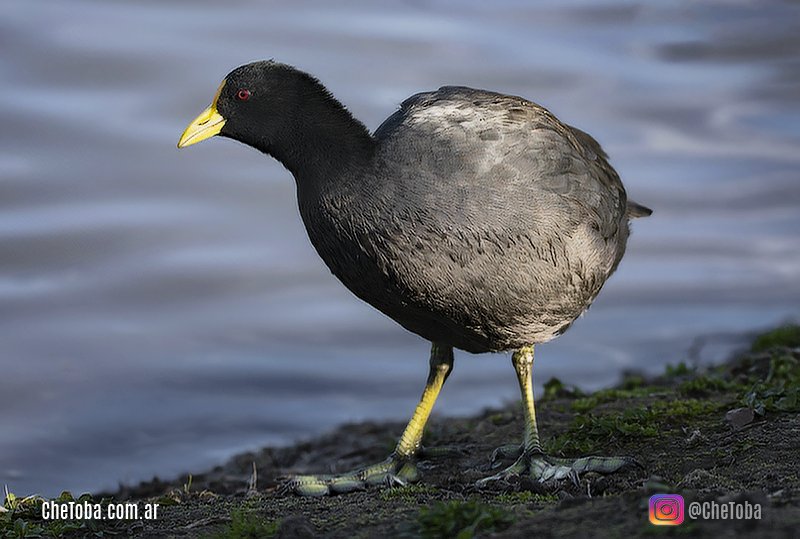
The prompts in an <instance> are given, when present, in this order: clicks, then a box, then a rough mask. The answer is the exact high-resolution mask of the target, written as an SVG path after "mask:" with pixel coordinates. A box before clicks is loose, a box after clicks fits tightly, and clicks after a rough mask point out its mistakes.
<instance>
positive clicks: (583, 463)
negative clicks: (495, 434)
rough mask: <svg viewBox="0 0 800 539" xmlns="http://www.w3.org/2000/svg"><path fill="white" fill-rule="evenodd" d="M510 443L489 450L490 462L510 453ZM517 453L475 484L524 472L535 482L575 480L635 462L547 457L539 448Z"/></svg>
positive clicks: (616, 469)
mask: <svg viewBox="0 0 800 539" xmlns="http://www.w3.org/2000/svg"><path fill="white" fill-rule="evenodd" d="M513 452H514V449H513V448H512V446H503V447H502V448H498V449H497V450H495V452H494V453H492V461H493V464H494V462H496V461H497V459H499V458H502V456H505V455H509V454H513ZM516 453H517V454H520V453H521V454H520V456H519V458H517V460H516V461H515V462H514V464H512V465H511V466H509V467H507V468H506V469H504V470H501V471H500V472H498V473H496V474H494V475H492V476H489V477H486V478H484V479H481V480H479V481H478V482H477V484H476V485H477V486H478V487H485V486H486V485H488V484H489V483H492V482H494V481H502V480H508V479H510V478H513V477H520V476H522V475H527V476H528V477H530V478H531V479H533V480H535V481H539V482H541V483H546V482H548V481H560V480H563V479H570V480H572V481H573V482H575V483H577V482H578V476H579V475H580V474H582V473H585V472H597V473H602V474H609V473H614V472H616V471H618V470H620V469H622V468H624V467H626V466H629V465H637V463H636V461H635V460H633V459H631V458H628V457H596V456H591V457H581V458H577V459H567V458H558V457H550V456H548V455H545V454H544V453H543V452H541V451H539V450H533V451H527V452H525V451H522V450H521V449H520V448H517V450H516Z"/></svg>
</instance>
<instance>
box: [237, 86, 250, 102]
mask: <svg viewBox="0 0 800 539" xmlns="http://www.w3.org/2000/svg"><path fill="white" fill-rule="evenodd" d="M236 99H238V100H239V101H247V100H248V99H250V90H247V89H246V88H240V89H239V91H238V92H236Z"/></svg>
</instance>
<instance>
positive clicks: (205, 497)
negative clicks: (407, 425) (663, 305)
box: [0, 327, 800, 538]
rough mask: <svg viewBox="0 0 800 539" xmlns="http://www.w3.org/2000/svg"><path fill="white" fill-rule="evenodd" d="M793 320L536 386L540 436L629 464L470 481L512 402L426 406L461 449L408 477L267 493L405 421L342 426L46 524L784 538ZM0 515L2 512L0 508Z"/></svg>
mask: <svg viewBox="0 0 800 539" xmlns="http://www.w3.org/2000/svg"><path fill="white" fill-rule="evenodd" d="M779 331H783V329H782V330H779ZM792 331H793V332H794V333H793V332H792ZM792 331H789V332H788V333H785V334H779V335H777V337H776V336H775V335H774V334H770V335H767V336H764V337H762V338H761V339H760V340H757V341H756V342H755V343H754V346H753V350H751V351H748V352H746V353H745V352H743V353H741V354H739V355H738V356H737V357H736V358H734V359H732V360H730V361H728V362H726V363H724V364H721V365H719V366H717V367H715V368H711V369H706V370H703V371H697V370H693V369H689V368H687V367H685V366H684V365H683V364H681V365H678V366H675V367H671V368H668V369H667V372H666V373H665V374H664V375H662V376H660V377H658V378H654V379H644V378H642V377H641V376H636V375H628V376H627V377H626V378H625V379H624V380H623V381H622V382H621V384H620V385H619V386H618V387H616V388H614V389H610V390H602V391H599V392H596V393H594V394H590V395H585V394H582V393H581V392H580V391H579V390H577V389H575V388H571V387H567V386H564V385H563V384H561V383H559V382H557V381H551V382H549V383H548V384H547V386H546V391H545V394H544V395H540V396H538V400H537V412H538V415H539V424H540V431H541V435H542V439H543V441H544V444H545V450H546V451H548V453H550V454H552V455H559V456H582V455H589V454H599V455H615V456H619V455H627V456H631V457H634V458H635V459H636V460H637V461H638V462H639V463H640V465H641V467H630V468H628V469H624V470H622V471H620V472H618V473H616V474H613V475H608V476H600V475H597V474H586V475H584V476H583V477H581V479H580V481H579V482H578V483H573V482H570V481H562V482H560V483H555V484H541V483H538V482H534V481H531V480H529V479H525V478H523V479H520V480H514V481H512V482H509V483H502V484H497V485H494V486H493V487H492V488H486V489H478V488H476V487H475V481H476V480H477V479H480V478H482V477H485V476H487V475H490V474H491V473H493V472H494V470H492V469H491V468H490V464H489V455H490V454H491V452H492V450H493V449H494V448H495V447H497V446H500V445H503V444H507V443H511V442H519V441H520V439H521V433H522V412H521V408H520V406H519V405H513V406H508V407H506V408H502V409H494V410H487V411H485V412H484V413H482V414H480V415H478V416H476V417H470V418H458V419H451V418H443V417H434V418H433V419H432V421H431V423H430V425H429V428H428V431H427V433H426V436H425V439H424V444H425V445H426V446H427V447H435V446H449V447H454V448H458V449H459V451H460V452H459V453H458V454H456V455H450V456H448V457H444V458H436V459H431V460H428V461H423V462H421V463H420V466H419V467H420V470H421V471H422V478H421V480H420V482H419V483H417V484H415V485H412V486H408V487H393V488H378V487H371V488H369V489H367V490H364V491H359V492H354V493H350V494H344V495H335V496H328V497H323V498H301V497H298V496H294V495H292V494H285V493H282V492H281V489H280V486H281V483H280V482H279V481H278V478H279V477H281V476H283V475H285V474H287V473H293V472H294V473H296V472H301V473H309V472H311V473H314V472H319V473H327V472H331V471H334V472H336V471H346V470H348V469H351V468H355V467H358V466H362V465H364V464H369V463H374V462H377V461H379V460H382V459H384V458H385V457H386V456H387V455H388V453H389V452H391V450H392V448H393V446H394V443H395V441H396V439H397V437H398V435H399V434H400V432H401V431H402V429H403V426H404V425H402V424H400V423H387V424H383V423H381V424H378V423H362V424H355V425H346V426H343V427H341V428H339V429H337V430H335V431H334V432H332V433H330V434H328V435H326V436H323V437H320V438H316V439H313V440H310V441H307V442H305V443H301V444H297V445H295V446H293V447H288V448H265V449H263V450H262V451H260V452H258V453H248V454H243V455H239V456H237V457H236V458H234V459H232V460H231V461H230V462H228V463H226V464H225V465H224V466H220V467H217V468H215V469H214V470H211V471H208V472H206V473H199V474H196V475H193V476H192V478H191V482H189V480H188V478H186V477H184V478H179V479H177V480H175V481H172V482H162V481H158V480H154V481H152V482H148V483H143V484H141V485H138V486H135V487H130V488H124V489H121V490H120V491H119V492H116V493H113V494H111V495H108V494H107V495H106V496H105V497H106V500H108V499H109V498H113V500H115V501H122V500H134V501H138V502H140V503H143V502H158V503H160V504H161V507H160V509H159V515H158V519H156V520H138V521H124V522H116V523H114V524H107V523H104V522H102V521H90V522H80V523H75V526H72V527H69V526H68V527H66V528H65V529H62V530H60V532H61V533H63V534H65V535H73V536H84V535H92V536H95V535H97V534H101V535H105V536H114V535H119V536H131V537H204V536H208V537H270V536H276V537H337V538H338V537H396V536H398V537H464V538H467V537H473V536H476V537H481V536H492V537H533V536H536V537H540V538H547V537H638V536H642V535H645V536H646V535H684V536H691V537H734V536H736V537H739V536H751V537H797V536H798V533H800V532H798V530H800V478H798V455H800V451H799V449H800V417H798V411H800V348H797V345H798V344H800V343H796V342H795V340H793V339H797V337H798V335H800V332H798V331H797V328H796V327H795V329H794V330H792ZM773 333H775V332H773ZM787 335H788V338H787ZM534 374H535V373H534ZM508 463H510V462H508ZM254 467H255V469H256V470H257V476H256V478H255V489H253V488H252V487H253V482H254V481H253V479H254V478H253V469H254ZM656 493H672V494H681V495H682V496H683V497H684V499H685V502H686V504H687V507H688V504H690V503H691V502H695V501H697V502H715V503H716V504H718V505H721V504H727V503H728V502H738V503H743V504H750V506H751V507H755V506H756V504H758V505H760V507H761V514H760V516H761V518H760V519H752V520H704V519H702V518H699V519H693V518H690V517H689V516H686V519H685V521H684V523H683V524H681V525H679V526H654V525H652V524H651V523H650V522H649V519H648V498H649V497H650V496H651V495H652V494H656ZM102 497H103V496H102V495H97V496H95V497H94V500H96V501H98V500H100V499H101V498H102ZM6 506H7V507H8V501H7V502H6ZM17 513H19V515H21V516H22V517H25V515H26V513H25V508H24V507H22V506H20V507H18V508H17ZM33 514H34V511H33V510H31V511H29V516H30V515H33ZM0 516H3V517H4V518H8V519H9V521H8V522H9V523H10V522H11V517H10V516H9V512H8V511H6V513H5V515H2V514H0ZM30 518H31V520H30V522H28V525H29V526H32V527H34V528H35V527H37V526H38V527H39V528H38V529H39V530H40V533H41V535H44V536H47V535H48V534H50V535H52V534H53V530H52V529H50V528H48V526H47V525H44V524H43V523H41V522H37V521H36V520H35V517H34V516H31V517H30ZM17 520H19V518H18V519H17ZM17 525H19V523H17ZM9 526H10V524H9ZM11 529H12V528H11V527H8V530H11ZM29 529H30V528H29ZM2 531H4V529H3V528H2V527H0V532H2ZM1 536H3V534H2V533H0V537H1ZM7 536H14V537H16V536H25V535H7ZM29 536H33V535H29Z"/></svg>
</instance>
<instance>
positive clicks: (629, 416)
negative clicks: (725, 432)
mask: <svg viewBox="0 0 800 539" xmlns="http://www.w3.org/2000/svg"><path fill="white" fill-rule="evenodd" d="M721 410H722V406H721V405H720V404H719V403H716V402H708V401H703V400H697V399H674V400H664V401H656V402H655V403H653V404H652V405H651V406H639V407H632V408H628V409H626V410H622V411H615V412H609V413H604V414H593V413H586V414H583V415H579V416H576V417H575V418H574V419H573V420H572V422H571V423H570V425H569V427H568V429H567V432H565V433H563V434H561V435H559V436H554V437H552V438H550V439H548V440H547V441H546V442H545V452H546V453H550V454H582V455H585V454H587V453H593V452H596V451H602V450H603V449H605V448H607V447H608V446H609V444H612V443H618V444H621V443H624V442H626V441H631V440H636V439H642V438H653V437H655V436H658V435H659V433H660V432H661V431H662V430H664V429H668V428H671V427H672V426H674V425H675V424H681V423H683V422H684V421H685V420H686V419H687V418H693V417H699V416H704V415H708V414H713V413H720V412H721Z"/></svg>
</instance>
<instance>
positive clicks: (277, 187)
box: [0, 0, 800, 495]
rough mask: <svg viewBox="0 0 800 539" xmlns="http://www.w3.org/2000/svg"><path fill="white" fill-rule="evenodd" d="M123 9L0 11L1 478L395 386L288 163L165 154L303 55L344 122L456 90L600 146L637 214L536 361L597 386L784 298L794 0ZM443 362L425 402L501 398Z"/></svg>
mask: <svg viewBox="0 0 800 539" xmlns="http://www.w3.org/2000/svg"><path fill="white" fill-rule="evenodd" d="M137 4H138V5H134V4H133V3H128V4H123V3H118V2H101V1H89V0H75V1H72V2H60V1H56V0H42V1H39V2H29V1H26V0H5V2H4V3H3V6H2V7H0V51H2V54H0V125H1V127H0V410H2V411H3V412H2V414H0V483H7V484H8V485H9V487H10V488H11V489H12V490H14V491H18V492H20V493H30V492H34V491H35V492H39V493H42V494H51V495H52V494H56V493H58V492H59V491H61V490H62V489H70V490H75V491H81V490H96V489H101V488H112V487H114V485H115V484H116V483H117V482H118V481H122V482H132V481H138V480H140V479H145V478H149V477H152V475H153V474H160V475H162V476H173V475H177V474H178V473H184V472H187V471H190V470H195V471H197V470H198V469H201V468H202V467H204V466H208V465H211V464H214V463H217V462H219V461H221V460H223V459H224V458H226V457H227V456H229V455H231V454H232V453H234V452H236V451H239V450H242V449H245V448H255V447H258V446H259V445H262V444H275V443H288V442H290V441H292V440H295V439H298V438H302V437H308V436H310V435H312V434H315V433H318V432H321V431H323V430H325V429H328V428H331V427H333V426H334V425H335V424H337V423H339V422H342V421H348V420H357V419H364V418H375V419H379V418H389V417H391V418H398V419H399V418H403V417H405V416H407V414H409V413H410V411H411V409H412V407H413V406H414V404H415V402H416V399H417V397H418V395H419V392H420V390H421V386H422V383H423V381H424V378H425V376H426V368H427V365H426V364H427V345H426V343H424V342H423V341H421V340H420V339H419V338H417V337H415V336H413V335H410V334H408V333H406V332H404V330H402V329H401V328H399V327H398V326H396V325H395V324H394V323H393V322H392V321H390V320H388V319H386V318H385V317H383V316H382V315H380V314H379V313H377V312H376V311H373V310H372V309H371V308H370V307H368V306H366V305H364V304H362V303H360V302H359V301H358V300H356V299H355V298H354V297H352V296H351V295H350V294H349V293H348V292H347V291H346V290H345V289H344V288H343V287H342V286H341V285H340V284H339V283H338V282H337V281H336V280H335V279H334V278H333V277H332V276H331V275H330V274H329V273H328V271H327V269H326V268H325V267H324V265H323V264H322V262H321V261H320V260H319V259H318V258H317V256H316V254H315V253H314V251H313V249H312V248H311V246H310V244H309V242H308V240H307V238H306V235H305V231H304V229H303V227H302V224H301V222H300V219H299V216H298V213H297V209H296V202H295V197H294V182H293V180H292V178H291V177H290V176H289V174H288V173H287V172H286V171H285V170H284V169H283V168H282V167H281V166H280V165H278V164H277V163H276V162H274V161H272V160H270V159H267V158H265V157H264V156H262V155H260V154H259V153H257V152H256V151H254V150H251V149H249V148H246V147H244V146H241V145H239V144H236V143H234V142H232V141H229V140H213V141H210V142H206V143H204V144H202V145H199V146H195V147H192V148H189V149H186V150H182V151H178V150H177V149H176V148H175V143H176V141H177V138H178V136H179V135H180V132H181V131H182V130H183V128H184V127H185V125H186V124H187V122H188V121H189V120H190V119H191V118H193V117H194V116H195V115H196V114H197V113H198V112H199V111H200V110H202V108H203V107H205V106H206V105H207V104H208V101H209V100H210V98H211V96H212V95H213V92H214V90H215V89H216V87H217V84H218V83H219V80H220V79H221V78H222V77H223V76H224V75H225V74H226V73H227V72H228V71H229V70H230V69H231V68H232V67H234V66H236V65H239V64H241V63H244V62H247V61H251V60H255V59H261V58H267V57H274V58H276V59H279V60H281V61H284V62H288V63H292V64H295V65H297V66H299V67H301V68H303V69H305V70H307V71H309V72H312V73H314V74H315V75H317V76H318V77H319V78H320V79H321V80H322V81H323V82H324V83H325V84H326V85H328V87H329V88H330V89H331V90H332V91H333V93H334V94H335V95H336V96H337V97H339V98H340V99H341V100H342V101H343V102H344V103H345V104H347V105H348V107H349V108H350V110H351V111H352V112H353V113H354V114H355V115H356V116H357V117H358V118H360V119H361V120H363V121H364V122H365V123H366V125H367V126H368V127H370V128H373V129H374V128H375V127H377V126H378V125H379V124H380V122H381V121H382V120H383V118H385V117H386V116H388V115H389V114H390V113H391V112H392V111H393V110H394V109H395V107H396V106H397V104H398V103H399V102H400V101H401V100H402V99H404V98H405V97H407V96H408V95H410V94H412V93H415V92H418V91H421V90H427V89H434V88H437V87H438V86H440V85H442V84H464V85H470V86H476V87H482V88H488V89H494V90H500V91H504V92H508V93H515V94H519V95H523V96H526V97H528V98H531V99H533V100H535V101H537V102H539V103H541V104H543V105H545V106H547V107H548V108H550V109H551V110H552V111H553V112H555V113H556V114H557V115H558V116H560V117H561V118H562V119H564V120H565V121H568V122H569V123H572V124H574V125H577V126H579V127H581V128H583V129H584V130H586V131H589V132H590V133H592V134H593V135H595V136H596V137H597V138H598V139H599V140H600V141H601V142H602V143H603V145H604V146H605V147H606V149H607V150H608V152H609V153H610V154H611V157H612V161H613V164H614V165H615V166H616V167H617V169H618V170H619V172H620V174H621V176H622V177H623V179H624V181H625V183H626V186H627V188H628V191H629V193H630V195H631V197H632V198H634V199H635V200H637V201H640V202H642V203H644V204H646V205H649V206H651V207H653V208H654V210H655V214H654V215H653V217H651V218H650V219H647V220H640V221H637V222H636V223H635V227H634V228H635V232H634V236H633V237H632V239H631V241H630V243H629V247H628V254H627V255H626V258H625V260H624V261H623V263H622V265H621V267H620V269H619V271H618V272H617V273H616V275H615V276H614V277H613V278H612V279H611V281H609V283H608V285H607V286H606V288H605V290H604V291H603V293H602V294H601V295H600V298H599V299H598V301H597V302H596V303H595V305H594V307H593V308H592V309H591V311H590V312H589V314H588V315H587V316H585V317H584V318H582V319H581V320H579V321H578V323H576V324H575V326H574V327H573V329H571V330H570V332H568V333H567V334H566V335H565V336H563V337H562V338H560V339H558V340H556V341H555V342H553V343H551V344H548V345H544V346H541V347H540V348H539V351H538V355H537V358H538V361H537V367H536V370H535V374H536V377H537V380H538V381H539V382H541V381H543V380H545V379H546V378H548V377H550V376H559V377H561V378H563V379H566V380H568V381H570V382H574V383H577V384H579V385H582V386H584V387H589V388H591V387H597V386H599V385H603V384H609V383H612V382H613V381H614V380H615V379H617V377H618V376H619V374H620V372H621V371H622V370H623V369H628V368H637V369H643V370H648V371H658V370H661V369H663V365H664V363H666V362H676V361H679V360H681V359H685V358H686V357H687V353H688V349H689V347H690V345H691V343H692V342H693V340H694V339H695V338H697V337H698V336H704V335H705V336H707V335H711V336H712V337H714V338H715V339H716V340H714V339H712V341H711V342H712V344H719V345H720V348H723V349H724V348H728V347H730V346H735V345H737V344H738V342H737V341H736V339H735V338H728V337H726V336H730V335H736V334H737V333H739V332H741V331H744V330H751V329H753V328H759V327H764V326H768V325H770V324H774V323H777V322H780V321H782V320H785V319H787V318H791V317H793V316H796V315H797V314H798V304H800V285H798V282H799V281H800V280H799V279H798V277H799V276H800V239H798V233H797V231H798V230H800V212H798V209H799V208H798V206H800V181H799V180H800V178H798V176H799V174H798V165H799V164H800V106H799V101H800V54H798V48H799V47H800V37H799V36H800V8H799V7H798V6H797V4H794V5H792V4H791V3H788V2H787V3H782V2H759V3H756V2H752V3H750V2H745V1H739V2H718V1H706V2H702V3H700V2H645V3H642V5H638V4H635V3H617V2H611V1H601V2H597V1H588V0H587V1H585V2H578V1H568V2H556V1H550V2H538V3H535V4H534V3H527V2H519V1H498V2H477V1H475V2H455V1H452V2H444V1H424V0H420V1H414V2H411V1H409V2H405V3H394V4H389V3H383V2H363V3H358V2H336V3H331V2H323V1H300V2H291V3H290V2H283V3H277V2H256V1H244V0H239V1H231V2H218V1H215V2H210V1H202V2H201V1H197V2H192V3H191V4H187V3H185V2H178V1H177V0H166V1H159V2H155V1H152V2H139V3H137ZM531 5H534V6H535V7H531ZM710 351H711V349H710V348H708V349H705V351H704V353H703V354H701V356H704V357H705V356H711V355H714V354H711V353H710ZM457 357H458V359H457V365H456V370H455V373H454V375H453V376H452V377H451V379H450V381H449V382H448V386H447V387H446V388H445V391H444V394H443V397H442V399H441V401H440V403H439V406H438V408H437V410H438V411H439V412H440V413H446V414H462V413H470V412H474V411H477V410H479V409H480V408H482V407H484V406H487V405H495V404H499V403H501V402H504V401H507V400H510V399H513V398H516V392H517V389H516V382H515V379H514V375H513V372H512V370H511V367H510V364H509V363H510V362H509V361H508V358H504V357H502V356H491V355H485V356H470V355H468V354H459V355H458V356H457Z"/></svg>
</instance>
